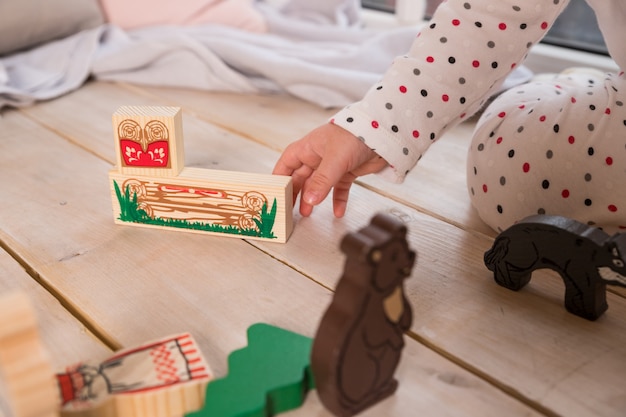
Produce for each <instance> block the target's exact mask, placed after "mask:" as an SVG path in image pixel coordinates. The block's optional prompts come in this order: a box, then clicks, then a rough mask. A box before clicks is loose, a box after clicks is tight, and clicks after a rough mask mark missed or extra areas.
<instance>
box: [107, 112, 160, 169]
mask: <svg viewBox="0 0 626 417" xmlns="http://www.w3.org/2000/svg"><path fill="white" fill-rule="evenodd" d="M117 129H118V135H119V138H120V148H121V151H122V158H123V160H124V164H125V165H126V166H138V167H169V165H168V164H169V155H170V148H169V136H170V135H169V130H168V129H167V126H165V123H163V122H161V121H159V120H151V121H149V122H148V123H147V124H146V126H145V127H141V126H140V125H139V123H137V122H136V121H135V120H132V119H126V120H124V121H122V123H120V124H119V126H118V127H117Z"/></svg>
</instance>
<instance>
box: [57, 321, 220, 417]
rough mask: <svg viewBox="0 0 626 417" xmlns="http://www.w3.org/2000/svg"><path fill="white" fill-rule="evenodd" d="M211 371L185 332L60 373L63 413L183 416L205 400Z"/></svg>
mask: <svg viewBox="0 0 626 417" xmlns="http://www.w3.org/2000/svg"><path fill="white" fill-rule="evenodd" d="M211 378H212V372H211V370H210V368H209V366H208V365H207V363H206V361H205V360H204V358H203V356H202V353H201V352H200V350H199V348H198V346H197V344H196V342H195V340H194V339H193V337H192V336H191V335H190V334H188V333H184V334H181V335H177V336H172V337H168V338H165V339H163V340H159V341H156V342H152V343H146V344H145V345H142V346H138V347H135V348H131V349H125V350H122V351H119V352H116V354H115V355H114V356H112V357H111V358H109V359H107V360H105V361H104V362H102V363H96V364H91V363H82V362H81V363H78V364H75V365H72V366H69V367H68V368H67V369H66V370H65V372H63V373H59V374H57V381H58V385H59V390H60V392H61V395H62V402H63V408H62V411H61V416H62V417H87V416H89V417H182V416H183V415H185V414H186V413H189V412H193V411H196V410H199V409H200V408H202V406H203V405H204V395H205V391H206V386H207V384H208V383H209V381H210V380H211Z"/></svg>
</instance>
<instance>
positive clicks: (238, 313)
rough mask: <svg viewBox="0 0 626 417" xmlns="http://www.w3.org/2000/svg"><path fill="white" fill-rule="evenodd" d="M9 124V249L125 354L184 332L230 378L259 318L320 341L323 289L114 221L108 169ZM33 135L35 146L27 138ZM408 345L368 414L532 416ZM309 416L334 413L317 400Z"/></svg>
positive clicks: (238, 248) (5, 143)
mask: <svg viewBox="0 0 626 417" xmlns="http://www.w3.org/2000/svg"><path fill="white" fill-rule="evenodd" d="M100 99H101V98H100ZM60 100H71V97H65V98H62V99H60ZM61 115H62V113H60V116H61ZM60 116H59V117H60ZM96 116H97V115H96V114H91V115H89V116H86V119H88V120H93V119H94V118H96ZM101 116H102V118H107V119H108V117H107V115H105V114H102V115H101ZM5 124H6V125H7V126H8V130H7V132H9V134H8V135H7V137H6V138H3V140H2V141H0V147H1V148H2V149H14V148H15V151H14V152H11V155H9V153H8V152H0V172H3V173H5V175H6V173H8V172H10V173H12V175H14V177H15V178H16V181H14V182H5V183H1V184H0V193H2V195H3V196H6V198H7V199H8V201H10V202H12V203H13V204H17V203H19V204H20V206H23V207H24V210H23V211H22V212H20V213H19V214H16V213H15V210H14V209H15V207H14V205H13V204H8V205H2V206H0V230H2V232H1V233H2V236H3V237H5V238H6V237H10V238H11V247H12V248H13V250H15V251H16V253H18V254H19V255H20V256H21V257H23V258H24V259H25V260H27V261H28V262H29V264H30V265H31V266H32V268H34V269H35V270H36V271H37V273H38V274H39V275H40V276H41V278H42V279H43V280H45V281H46V282H47V283H48V285H50V286H51V287H53V288H54V289H55V290H56V291H58V292H59V293H60V294H62V295H63V296H64V297H65V298H66V299H67V300H68V303H71V304H72V307H73V308H74V309H75V310H76V311H79V312H81V314H82V315H83V317H84V320H86V321H89V322H90V323H91V325H92V326H93V327H94V328H98V329H100V331H102V333H103V334H107V335H108V336H109V339H110V341H111V342H112V343H118V344H119V345H121V346H130V345H133V344H138V343H141V342H142V341H145V340H150V339H154V338H157V337H159V336H162V335H164V334H171V333H178V332H180V331H189V332H191V333H192V334H193V335H194V336H195V338H196V339H197V340H198V343H199V345H200V346H201V347H202V349H203V352H204V354H205V356H206V358H207V360H208V362H209V363H210V365H211V366H212V368H213V369H214V370H215V372H216V374H217V375H223V374H225V373H226V368H225V367H226V365H225V358H226V356H227V354H228V353H229V352H231V351H232V350H234V349H237V348H239V347H242V346H244V345H245V329H246V328H247V327H248V326H249V325H250V324H252V323H254V322H257V321H265V322H268V323H271V324H274V325H278V326H281V327H283V328H286V329H289V330H292V331H296V332H298V333H302V334H305V335H308V336H312V335H313V333H314V330H315V326H316V324H317V321H318V319H319V317H321V313H322V311H323V310H324V308H325V307H326V304H327V302H328V301H329V300H330V292H329V291H328V290H327V289H325V288H323V287H322V286H320V285H318V284H317V283H315V282H314V281H312V280H310V279H307V278H305V277H304V276H302V275H301V274H300V273H298V272H297V271H296V270H294V268H293V267H292V266H289V265H286V264H285V263H283V262H279V261H276V260H274V259H273V258H271V257H270V256H267V255H266V254H264V253H263V252H261V251H259V250H257V249H255V248H254V247H252V246H251V245H249V244H248V243H246V242H244V241H240V240H235V239H216V238H212V237H208V236H201V235H193V234H182V233H168V232H163V231H156V230H151V229H134V228H120V227H118V226H116V225H114V224H113V223H112V220H111V217H110V207H109V204H110V201H109V198H110V197H109V195H108V183H107V180H106V174H107V171H108V169H109V168H110V164H109V163H107V162H105V161H102V160H99V159H97V158H95V157H94V156H93V153H90V152H85V151H83V150H81V149H78V148H77V147H75V146H73V145H72V144H71V143H69V142H67V141H63V140H61V139H60V138H59V137H58V136H56V135H53V134H50V133H47V132H45V131H42V129H41V128H40V127H38V126H36V125H34V124H33V123H31V122H29V121H28V120H26V119H24V118H23V117H21V116H20V115H19V114H18V113H14V112H11V113H7V114H5ZM33 137H36V138H37V140H27V138H33ZM231 139H232V138H231ZM28 155H38V156H39V163H31V164H23V163H22V164H16V163H10V159H12V158H18V159H20V158H21V159H22V160H23V158H24V157H25V156H28ZM61 156H62V158H61ZM68 161H72V162H71V163H70V164H68ZM240 163H241V164H246V163H247V161H241V162H240ZM76 172H80V173H81V175H76V174H75V173H76ZM42 179H45V180H42ZM59 201H64V202H65V204H64V205H60V204H59V203H58V202H59ZM51 219H54V221H51ZM325 220H326V221H330V218H328V217H327V218H325ZM302 232H303V233H307V229H303V230H302ZM308 232H312V230H310V229H309V230H308ZM335 243H336V242H335V241H329V240H326V241H325V243H324V245H325V246H327V247H328V248H329V249H330V248H331V246H334V245H335ZM268 245H270V244H268ZM279 246H285V247H288V246H289V245H279ZM289 247H290V248H291V250H294V249H296V250H297V248H294V247H291V246H289ZM334 248H335V249H334V253H333V255H332V256H331V257H330V259H325V260H324V262H319V259H318V262H319V263H320V264H324V263H339V262H337V261H336V260H338V259H339V256H338V249H337V248H336V246H334ZM334 273H335V274H336V273H338V271H334ZM315 278H316V279H319V278H321V277H320V276H316V277H315ZM409 342H410V343H409V345H408V346H407V348H406V349H405V352H407V353H406V354H405V356H404V357H403V361H402V365H401V369H400V370H399V372H402V377H401V378H402V385H401V388H400V391H399V393H398V395H397V396H394V399H392V400H390V401H385V402H383V403H381V404H380V405H379V406H377V408H376V409H375V410H374V409H372V410H371V412H369V414H364V415H396V416H404V415H406V416H414V415H415V414H416V413H418V414H419V413H422V414H429V415H433V414H444V413H447V414H452V415H477V416H478V415H480V416H485V415H487V416H491V415H493V416H499V415H501V413H502V410H507V414H510V415H536V413H535V412H533V411H532V410H531V409H529V408H528V407H527V406H525V405H524V404H521V403H519V402H518V401H516V400H515V399H513V398H511V397H509V396H508V395H506V394H504V393H503V392H501V391H499V390H498V389H496V388H495V387H493V386H492V385H490V384H489V383H486V382H484V381H482V380H480V379H479V378H477V377H475V376H473V375H472V374H471V373H470V372H468V371H466V370H464V369H462V368H460V367H459V366H457V365H454V364H453V363H451V362H449V361H448V360H446V359H444V358H443V357H441V356H439V355H438V354H436V353H435V352H433V351H431V350H429V349H427V348H425V347H424V346H422V345H421V344H419V343H416V342H414V341H409ZM402 369H404V370H402ZM451 387H452V388H451ZM452 397H454V401H450V399H451V398H452ZM468 404H471V405H472V408H468ZM302 412H303V413H305V414H303V415H311V414H312V413H315V414H316V415H328V414H327V413H324V412H322V411H321V409H320V407H319V404H317V403H315V401H314V400H312V401H310V402H307V404H305V407H304V408H303V409H302Z"/></svg>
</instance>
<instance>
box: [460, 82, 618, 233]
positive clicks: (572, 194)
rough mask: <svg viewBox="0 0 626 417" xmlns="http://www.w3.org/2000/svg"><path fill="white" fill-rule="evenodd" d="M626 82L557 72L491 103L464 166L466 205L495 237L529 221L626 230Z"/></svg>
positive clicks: (508, 92) (480, 121) (514, 89)
mask: <svg viewBox="0 0 626 417" xmlns="http://www.w3.org/2000/svg"><path fill="white" fill-rule="evenodd" d="M624 91H626V82H625V80H624V79H623V78H619V77H618V76H617V75H611V74H608V75H603V74H595V73H591V72H589V73H587V72H584V71H578V72H565V73H563V74H560V75H559V76H557V77H556V78H555V79H554V80H549V81H540V82H533V83H529V84H526V85H522V86H519V87H516V88H513V89H511V90H508V91H507V92H506V93H504V94H502V95H501V96H499V97H498V98H497V99H496V100H495V101H494V102H493V103H492V104H491V105H490V106H489V108H488V110H487V111H486V112H485V113H484V114H483V115H482V117H481V118H480V120H479V121H478V124H477V126H476V130H475V132H474V137H473V140H472V145H471V147H470V151H469V153H468V161H467V183H468V188H469V192H470V197H471V199H472V204H473V205H474V207H475V208H476V209H477V210H478V213H479V215H480V217H481V218H482V219H483V220H484V221H485V222H486V223H487V224H488V225H489V226H491V227H492V228H493V229H495V230H497V231H502V230H504V229H506V228H507V227H509V226H511V225H512V224H514V223H515V222H516V221H518V220H520V219H522V218H524V217H526V216H528V215H530V214H558V215H561V216H567V217H569V218H573V219H576V220H578V221H580V222H583V223H587V224H591V225H598V226H601V227H602V228H603V229H604V230H605V231H607V232H609V233H613V232H616V231H620V230H622V231H623V230H624V229H626V107H625V106H624V102H626V95H625V94H624Z"/></svg>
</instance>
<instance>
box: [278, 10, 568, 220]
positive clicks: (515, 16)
mask: <svg viewBox="0 0 626 417" xmlns="http://www.w3.org/2000/svg"><path fill="white" fill-rule="evenodd" d="M566 4H567V1H566V0H525V1H519V0H498V1H483V0H471V1H470V0H468V1H463V0H447V1H446V2H444V3H442V4H441V6H439V8H438V9H437V11H436V12H435V15H434V16H433V19H432V20H431V22H430V24H429V25H428V26H427V27H426V28H424V29H423V30H422V31H421V32H420V33H419V34H418V37H417V39H416V40H415V41H414V43H413V45H412V47H411V50H410V51H409V53H408V54H407V55H405V56H402V57H398V58H397V59H396V60H395V61H394V63H393V64H392V66H391V67H390V68H389V70H387V72H386V73H385V75H384V77H383V79H382V81H381V82H380V83H378V84H376V85H374V86H373V87H372V89H371V90H370V91H369V92H368V93H367V94H366V96H365V97H364V98H363V100H361V101H360V102H357V103H354V104H352V105H350V106H348V107H346V108H345V109H343V110H341V111H340V112H339V113H337V114H336V115H335V117H334V119H333V121H332V123H334V124H335V125H336V126H340V127H341V128H343V129H331V128H329V127H324V128H321V130H320V131H317V132H315V131H314V132H315V133H313V134H309V135H307V136H305V137H304V138H302V139H301V140H300V141H299V142H296V143H297V144H298V145H296V146H294V147H291V148H288V149H287V150H286V151H285V154H283V156H281V158H280V160H279V161H278V163H277V166H276V169H275V171H274V172H275V173H277V174H286V175H291V174H293V173H294V171H295V170H296V169H298V170H299V171H298V172H296V175H297V181H296V190H302V191H303V192H304V193H305V194H306V196H305V198H304V199H302V200H301V212H302V213H303V214H304V215H308V214H310V213H311V209H312V207H311V206H312V205H315V204H318V203H319V202H321V201H322V200H323V198H325V196H326V195H327V194H328V192H329V190H330V189H331V188H332V187H337V188H338V190H336V191H335V197H334V202H335V214H339V215H342V214H343V213H344V212H345V206H346V201H347V197H348V190H349V188H350V184H351V183H352V182H353V181H354V179H355V178H356V176H358V175H363V174H365V173H371V172H376V171H375V170H374V169H373V167H372V166H371V165H368V169H361V170H356V169H357V168H359V167H361V165H362V164H363V163H365V162H366V161H372V160H374V161H376V159H375V158H372V155H371V154H368V153H367V152H366V151H365V150H364V146H363V145H367V147H369V148H370V149H372V150H374V151H375V152H376V154H378V155H380V156H381V157H382V158H383V159H384V160H385V161H386V162H387V164H388V167H387V171H390V172H389V173H390V174H391V175H392V176H393V177H395V180H396V181H398V182H401V181H402V180H403V179H404V177H405V175H406V174H407V173H408V172H409V171H410V170H411V169H412V168H413V167H414V166H415V164H416V163H417V161H418V160H419V159H420V158H421V157H422V155H423V154H424V152H425V151H426V150H427V149H428V147H429V146H430V144H431V143H433V142H434V141H435V140H437V139H439V137H441V136H442V134H443V133H444V132H445V131H446V130H447V129H449V128H451V127H453V126H455V125H456V124H458V123H460V122H461V121H463V120H464V119H465V118H467V117H469V116H470V115H471V114H472V113H474V112H476V111H477V110H478V109H480V107H481V106H482V105H483V104H484V102H485V100H486V98H487V97H489V96H490V95H491V94H492V93H493V92H494V91H496V89H497V88H498V87H499V86H500V84H501V83H502V82H503V81H504V80H505V78H506V77H507V75H508V74H509V73H510V72H511V71H512V70H513V69H514V68H515V67H516V66H517V65H519V64H520V63H521V62H522V61H523V60H524V58H525V57H526V55H527V53H528V51H529V49H530V47H531V46H532V45H533V44H535V43H536V42H538V41H539V40H540V39H541V38H542V37H543V36H544V34H545V33H546V32H547V30H548V28H549V27H550V26H551V24H552V23H553V21H554V20H555V19H556V17H557V16H558V15H559V14H560V13H561V11H562V9H563V8H564V7H565V5H566ZM346 132H350V134H348V133H346ZM320 136H322V137H320ZM346 138H350V139H351V140H346ZM356 138H359V139H358V140H357V139H356ZM322 142H323V143H325V144H326V143H328V144H330V145H331V146H332V148H327V147H326V146H324V147H321V146H320V145H319V144H320V143H322ZM357 142H360V143H357ZM329 149H332V150H329ZM352 152H358V155H353V154H352ZM326 159H328V161H326ZM295 161H299V163H300V165H298V166H296V165H294V164H295ZM383 166H384V165H383V164H382V163H380V161H378V163H377V164H376V165H375V168H376V169H377V170H379V169H380V168H381V167H383ZM290 170H291V171H290ZM313 196H316V197H317V198H310V199H309V197H313ZM303 203H304V206H302V204H303Z"/></svg>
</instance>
